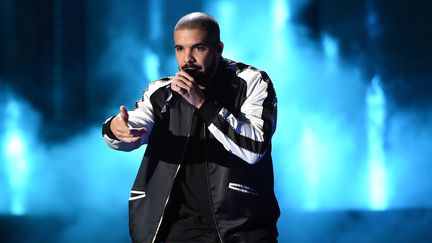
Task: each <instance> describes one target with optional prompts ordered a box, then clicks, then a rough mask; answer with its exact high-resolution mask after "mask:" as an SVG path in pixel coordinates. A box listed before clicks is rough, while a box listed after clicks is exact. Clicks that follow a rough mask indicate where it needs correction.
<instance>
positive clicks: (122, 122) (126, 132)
mask: <svg viewBox="0 0 432 243" xmlns="http://www.w3.org/2000/svg"><path fill="white" fill-rule="evenodd" d="M128 120H129V115H128V112H127V110H126V108H125V107H124V106H123V105H122V106H120V113H119V114H118V115H117V116H116V117H115V118H114V119H113V120H112V121H111V124H110V129H111V131H112V133H113V134H114V135H115V136H116V137H117V138H118V139H119V140H121V141H124V142H127V143H132V142H136V141H138V140H139V139H141V137H142V136H143V135H144V134H145V133H146V132H147V129H145V128H130V127H129V126H128V124H127V122H128Z"/></svg>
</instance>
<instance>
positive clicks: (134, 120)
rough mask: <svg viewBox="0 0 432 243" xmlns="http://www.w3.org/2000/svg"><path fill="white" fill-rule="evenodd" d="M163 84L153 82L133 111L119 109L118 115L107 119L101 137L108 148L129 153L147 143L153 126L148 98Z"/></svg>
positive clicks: (152, 116)
mask: <svg viewBox="0 0 432 243" xmlns="http://www.w3.org/2000/svg"><path fill="white" fill-rule="evenodd" d="M162 85H164V83H163V82H157V81H156V82H153V83H151V84H149V88H148V89H147V90H146V91H145V92H144V94H143V97H142V99H141V100H139V101H137V103H136V105H135V106H136V107H135V110H133V111H126V109H125V108H124V107H123V109H124V110H123V111H122V107H120V113H119V114H118V115H117V116H115V117H111V118H109V119H107V120H106V121H105V123H104V124H103V137H104V139H105V142H106V143H107V144H108V146H109V147H111V148H113V149H116V150H122V151H131V150H134V149H136V148H138V147H140V146H141V145H143V144H146V143H148V138H149V136H150V134H151V131H152V128H153V124H154V114H153V105H152V103H151V102H150V96H151V95H152V94H153V92H154V91H156V90H157V89H158V88H159V87H161V86H162Z"/></svg>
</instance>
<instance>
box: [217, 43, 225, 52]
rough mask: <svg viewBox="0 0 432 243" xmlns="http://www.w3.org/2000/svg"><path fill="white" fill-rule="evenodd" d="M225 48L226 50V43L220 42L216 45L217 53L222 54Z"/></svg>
mask: <svg viewBox="0 0 432 243" xmlns="http://www.w3.org/2000/svg"><path fill="white" fill-rule="evenodd" d="M223 48H224V43H223V42H222V41H219V42H218V43H217V44H216V51H217V52H218V53H219V54H222V51H223Z"/></svg>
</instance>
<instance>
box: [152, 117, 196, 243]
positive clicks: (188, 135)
mask: <svg viewBox="0 0 432 243" xmlns="http://www.w3.org/2000/svg"><path fill="white" fill-rule="evenodd" d="M194 116H195V109H194V110H193V113H192V119H191V122H190V125H189V130H188V134H187V138H186V142H185V146H184V147H183V152H182V155H181V158H180V161H179V166H178V167H177V170H176V173H175V174H174V179H173V180H172V183H171V189H170V193H169V194H168V197H167V200H166V201H165V205H164V208H163V210H162V216H161V218H160V220H159V224H158V227H157V228H156V232H155V234H154V236H153V240H152V243H154V242H155V240H156V237H157V234H158V232H159V230H160V226H161V225H162V221H163V217H164V214H165V209H166V207H167V205H168V202H169V199H170V197H171V191H172V188H173V186H174V182H175V179H176V177H177V174H178V172H179V171H180V167H181V164H182V160H183V159H184V156H185V154H186V149H187V146H188V143H189V138H190V133H191V130H192V123H193V118H194Z"/></svg>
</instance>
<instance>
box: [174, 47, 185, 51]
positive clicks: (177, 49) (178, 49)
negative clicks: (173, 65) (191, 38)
mask: <svg viewBox="0 0 432 243" xmlns="http://www.w3.org/2000/svg"><path fill="white" fill-rule="evenodd" d="M175 50H176V52H181V51H183V47H181V46H176V47H175Z"/></svg>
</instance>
